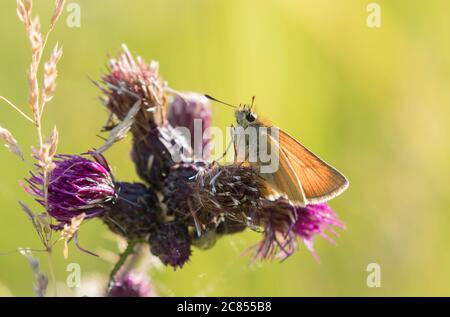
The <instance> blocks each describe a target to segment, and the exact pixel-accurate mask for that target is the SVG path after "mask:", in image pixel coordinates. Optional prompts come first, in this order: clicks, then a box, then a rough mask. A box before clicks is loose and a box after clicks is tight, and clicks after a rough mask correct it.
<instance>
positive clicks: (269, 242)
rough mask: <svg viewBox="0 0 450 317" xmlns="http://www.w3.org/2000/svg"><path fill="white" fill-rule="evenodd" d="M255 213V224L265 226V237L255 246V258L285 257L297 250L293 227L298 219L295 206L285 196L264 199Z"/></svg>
mask: <svg viewBox="0 0 450 317" xmlns="http://www.w3.org/2000/svg"><path fill="white" fill-rule="evenodd" d="M261 205H262V206H261V209H260V210H259V212H258V213H257V214H256V215H255V219H254V221H255V224H256V225H257V226H259V227H261V228H263V238H262V240H261V242H260V243H259V244H258V245H257V246H255V247H254V248H255V249H256V251H255V254H254V258H255V259H272V258H281V259H284V258H286V257H288V256H290V255H291V254H292V253H294V251H295V250H296V247H297V245H296V235H295V233H294V232H293V231H292V227H293V225H294V223H295V221H296V212H295V207H294V206H293V205H292V204H291V202H290V201H289V200H287V199H284V198H278V199H275V200H271V199H263V200H262V204H261Z"/></svg>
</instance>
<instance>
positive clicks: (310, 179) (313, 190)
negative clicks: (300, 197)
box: [275, 130, 349, 204]
mask: <svg viewBox="0 0 450 317" xmlns="http://www.w3.org/2000/svg"><path fill="white" fill-rule="evenodd" d="M278 131H279V148H280V167H281V166H282V164H281V162H282V161H283V159H282V157H283V156H286V158H287V160H288V161H289V163H290V165H291V167H292V169H293V172H294V173H295V175H296V176H297V178H298V179H299V180H300V183H301V186H302V188H303V191H304V193H305V196H306V200H307V203H315V204H318V203H323V202H326V201H328V200H330V199H332V198H334V197H336V196H338V195H340V194H341V193H342V192H343V191H345V190H346V189H347V187H348V185H349V182H348V180H347V179H346V178H345V176H344V175H342V174H341V173H340V172H338V171H337V170H336V169H335V168H333V167H332V166H330V165H328V164H327V163H325V162H324V161H322V160H321V159H320V158H319V157H317V156H316V155H315V154H314V153H312V152H311V151H309V150H308V149H307V148H306V147H304V146H303V145H301V144H300V143H299V142H298V141H297V140H295V139H294V138H293V137H291V136H290V135H289V134H287V133H286V132H283V131H282V130H278ZM278 173H284V172H283V171H282V168H280V170H279V171H278V172H276V173H275V174H278ZM275 178H276V176H275Z"/></svg>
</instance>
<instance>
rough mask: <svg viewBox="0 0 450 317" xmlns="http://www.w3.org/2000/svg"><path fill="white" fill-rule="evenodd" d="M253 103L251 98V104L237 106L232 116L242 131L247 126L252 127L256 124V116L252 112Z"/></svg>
mask: <svg viewBox="0 0 450 317" xmlns="http://www.w3.org/2000/svg"><path fill="white" fill-rule="evenodd" d="M254 103H255V97H253V98H252V103H251V104H250V105H239V107H238V108H237V110H236V111H235V113H234V116H235V117H236V122H237V123H238V125H240V126H241V127H243V128H244V129H245V128H247V127H249V126H254V125H256V124H257V118H258V116H257V115H256V113H255V112H254V111H253V108H254Z"/></svg>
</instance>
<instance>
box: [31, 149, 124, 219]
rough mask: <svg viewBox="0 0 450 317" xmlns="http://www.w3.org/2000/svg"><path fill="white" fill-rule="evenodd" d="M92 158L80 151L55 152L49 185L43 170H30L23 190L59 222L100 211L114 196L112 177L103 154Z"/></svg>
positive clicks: (99, 213)
mask: <svg viewBox="0 0 450 317" xmlns="http://www.w3.org/2000/svg"><path fill="white" fill-rule="evenodd" d="M92 156H93V158H94V160H91V159H88V158H86V157H85V156H79V155H57V156H55V159H54V169H53V170H52V171H51V172H50V174H49V177H48V182H47V184H48V186H47V188H45V185H46V181H45V179H44V175H43V174H42V173H39V174H33V173H32V174H31V177H30V178H29V179H28V180H27V183H28V184H29V188H26V190H27V191H28V192H29V193H31V194H33V195H34V196H36V197H37V198H36V200H37V201H38V202H39V203H41V204H42V205H43V206H44V207H46V209H47V212H48V214H49V215H50V216H52V217H53V218H55V219H56V220H58V221H59V222H60V223H70V221H71V219H72V218H73V217H75V216H78V215H80V214H81V213H85V215H86V217H85V218H86V219H87V218H93V217H97V216H100V215H102V214H103V213H104V212H105V207H106V206H107V205H109V204H111V203H112V202H113V201H114V200H115V199H116V197H117V193H116V191H115V187H114V182H113V178H112V175H111V172H110V170H109V167H108V165H107V163H106V160H105V159H104V157H103V156H100V155H97V154H95V155H92Z"/></svg>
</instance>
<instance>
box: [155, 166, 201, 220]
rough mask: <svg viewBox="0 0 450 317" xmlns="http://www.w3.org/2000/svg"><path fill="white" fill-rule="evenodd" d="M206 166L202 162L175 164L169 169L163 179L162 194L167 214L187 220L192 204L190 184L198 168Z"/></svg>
mask: <svg viewBox="0 0 450 317" xmlns="http://www.w3.org/2000/svg"><path fill="white" fill-rule="evenodd" d="M206 166H207V164H206V163H204V162H195V163H180V164H175V165H174V166H172V167H171V168H170V170H169V174H168V175H167V177H166V179H165V180H164V187H163V194H164V202H165V203H166V205H167V212H168V214H169V215H174V216H175V218H177V219H179V220H182V221H184V220H187V219H188V218H189V216H190V213H191V211H192V208H193V206H192V205H191V206H190V204H191V199H192V195H193V188H192V184H193V183H194V182H195V181H196V177H197V175H198V173H199V172H200V170H202V169H203V168H205V167H206Z"/></svg>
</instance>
